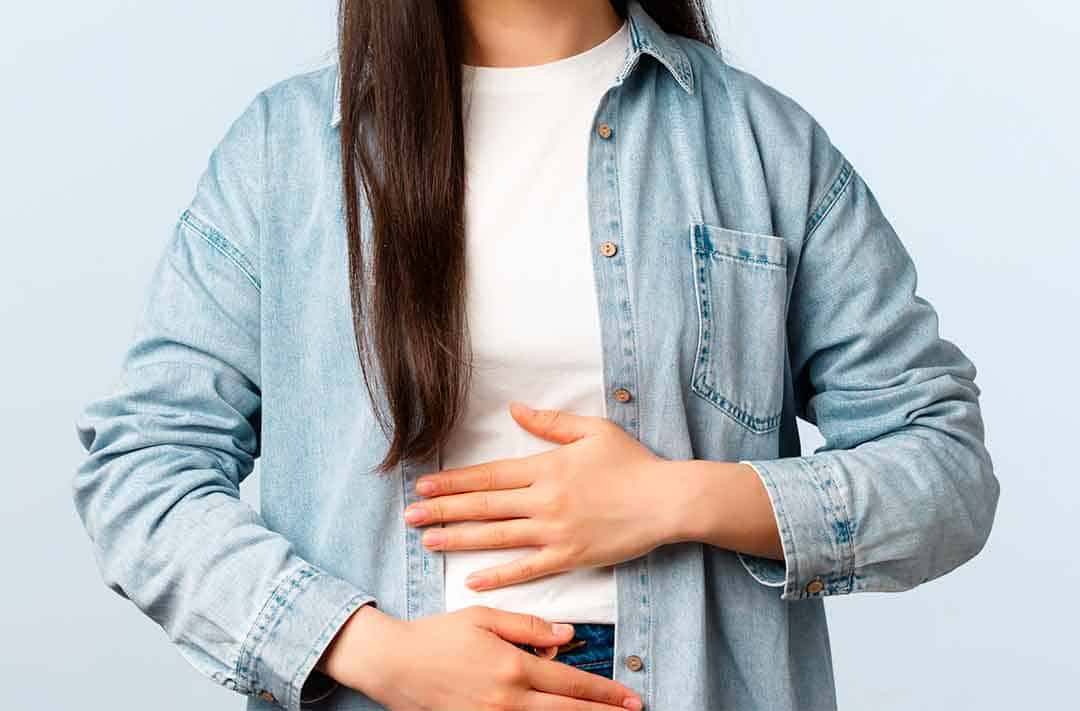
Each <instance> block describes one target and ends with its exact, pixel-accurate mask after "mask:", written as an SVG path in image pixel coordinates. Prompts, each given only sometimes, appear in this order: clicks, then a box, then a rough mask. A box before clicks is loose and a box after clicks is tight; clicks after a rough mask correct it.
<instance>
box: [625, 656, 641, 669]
mask: <svg viewBox="0 0 1080 711" xmlns="http://www.w3.org/2000/svg"><path fill="white" fill-rule="evenodd" d="M644 666H645V662H643V661H641V657H639V656H638V655H636V654H631V655H630V656H628V657H627V658H626V668H627V669H629V670H630V671H641V668H642V667H644Z"/></svg>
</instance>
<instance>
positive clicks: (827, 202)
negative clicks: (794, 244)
mask: <svg viewBox="0 0 1080 711" xmlns="http://www.w3.org/2000/svg"><path fill="white" fill-rule="evenodd" d="M854 174H855V169H854V167H853V166H852V165H851V162H850V161H848V160H847V158H844V159H843V163H842V164H841V166H840V172H839V173H838V174H837V176H836V178H835V179H834V180H833V182H832V185H831V186H830V187H829V190H828V192H826V193H825V195H824V196H823V197H822V198H821V200H819V201H818V204H817V207H815V208H814V211H813V212H811V213H810V217H809V218H807V221H806V236H805V237H803V244H806V242H807V240H809V239H810V237H811V236H812V235H813V234H814V232H816V231H817V228H818V227H819V226H820V225H821V223H822V222H823V221H824V220H825V218H826V217H827V216H828V215H829V213H830V212H832V209H833V207H834V206H835V205H836V203H837V202H839V200H840V198H841V196H843V195H844V193H845V192H847V188H848V186H849V185H850V184H851V178H852V176H853V175H854Z"/></svg>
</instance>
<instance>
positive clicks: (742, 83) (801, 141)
mask: <svg viewBox="0 0 1080 711" xmlns="http://www.w3.org/2000/svg"><path fill="white" fill-rule="evenodd" d="M677 40H678V42H679V43H680V46H682V47H683V49H684V50H685V51H686V53H687V56H688V58H689V60H690V64H691V67H692V70H693V72H694V93H695V95H696V100H697V101H698V102H700V105H701V110H702V113H703V115H704V117H705V118H706V120H709V121H727V122H728V123H729V124H730V129H729V130H731V131H733V132H734V134H735V137H734V138H735V141H736V143H737V144H738V145H741V146H744V147H747V149H752V150H753V151H755V152H756V153H757V154H758V157H759V159H760V162H761V165H762V166H763V168H764V171H765V174H766V177H767V179H768V180H769V182H771V183H774V187H777V188H778V189H780V188H782V187H786V188H787V190H786V192H789V193H790V187H791V186H796V185H801V186H804V190H803V191H802V195H801V196H799V198H798V199H800V200H801V201H805V202H803V205H802V206H803V207H805V209H806V212H807V216H808V219H809V218H812V216H813V214H814V211H815V210H816V209H817V208H818V207H819V206H820V205H821V204H822V202H823V201H824V200H827V199H829V198H830V196H831V194H832V193H833V192H835V188H836V185H837V183H838V181H843V180H844V178H845V177H846V176H848V175H850V173H851V171H852V170H853V169H852V167H851V166H850V164H849V163H848V161H847V159H846V158H845V157H844V155H843V153H842V152H841V151H840V150H839V149H838V148H837V147H836V145H835V144H834V142H833V140H832V138H831V137H830V135H829V133H828V131H826V129H825V127H824V126H822V124H821V123H820V122H819V121H818V120H817V119H816V118H815V117H814V116H813V115H812V114H811V113H810V112H809V111H808V110H807V109H806V108H804V107H803V105H802V104H801V103H799V102H798V101H797V100H796V99H794V98H792V97H791V96H790V95H789V94H787V93H785V92H784V91H782V90H781V89H779V88H777V87H775V86H773V85H772V84H770V83H769V82H768V81H766V80H765V79H763V78H762V77H760V76H758V75H756V74H754V73H752V72H750V71H748V70H746V69H742V68H739V67H735V66H733V65H732V64H730V63H729V62H728V61H727V60H726V59H724V57H723V56H722V55H721V53H720V52H719V51H717V50H715V49H713V48H712V47H710V46H708V45H706V44H704V43H702V42H699V41H697V40H694V39H690V38H687V37H682V36H678V37H677ZM808 226H810V223H809V222H808Z"/></svg>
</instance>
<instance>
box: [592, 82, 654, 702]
mask: <svg viewBox="0 0 1080 711" xmlns="http://www.w3.org/2000/svg"><path fill="white" fill-rule="evenodd" d="M620 91H621V89H620V86H619V85H616V86H614V87H612V88H611V89H609V90H608V92H607V93H606V94H605V95H604V96H603V98H602V99H601V101H600V103H599V105H598V107H597V111H596V115H595V116H594V125H595V129H594V130H595V134H594V135H593V137H592V139H591V140H590V142H589V171H588V175H589V186H588V187H589V211H590V212H589V223H590V226H591V230H592V235H591V239H592V244H593V248H594V249H596V250H597V252H596V254H597V256H596V258H594V259H593V270H594V276H595V278H596V294H597V301H598V306H599V309H600V326H601V337H602V342H603V347H604V353H603V356H604V376H603V377H604V384H605V387H606V388H607V393H608V398H609V400H608V401H607V402H608V407H607V413H606V416H607V418H608V419H610V420H611V421H612V422H614V423H615V424H617V425H618V426H619V427H621V428H622V429H623V430H624V431H626V432H627V433H629V434H630V435H632V436H634V437H640V436H641V425H640V413H639V408H638V399H637V397H635V396H634V393H635V392H636V391H637V389H638V388H639V387H641V384H640V381H639V372H638V363H637V358H638V352H637V342H636V337H635V335H636V333H637V329H636V327H635V323H634V318H633V317H634V309H633V304H632V301H631V297H630V294H631V286H630V280H629V278H628V269H629V268H630V267H631V266H632V265H629V264H628V262H629V260H630V257H631V255H632V254H633V245H632V244H629V243H628V242H627V236H626V235H625V234H623V232H622V211H621V210H620V208H619V172H618V170H617V165H616V164H617V158H618V156H617V146H618V141H616V140H615V127H614V126H615V124H616V123H617V122H616V121H615V118H616V116H617V111H618V103H619V96H620V94H619V92H620ZM616 254H618V255H619V257H620V258H613V257H615V255H616ZM600 257H603V259H601V258H600ZM615 574H616V582H617V591H618V596H619V599H618V610H619V613H618V620H617V624H616V633H615V634H616V638H615V646H616V650H615V653H616V655H617V658H618V659H619V660H620V662H619V663H618V664H617V665H616V666H615V669H614V678H615V679H616V680H618V681H621V682H622V683H623V684H625V685H627V686H628V687H629V688H632V689H634V690H635V691H637V692H638V693H639V694H641V697H642V700H643V701H644V702H645V706H646V708H648V707H649V704H650V701H651V697H652V678H651V672H650V670H649V668H648V667H646V666H645V663H644V661H643V659H642V657H641V656H639V655H641V654H642V650H647V649H651V648H652V643H651V637H652V634H653V632H652V626H651V625H650V621H651V620H652V591H651V586H650V584H649V561H648V556H639V557H638V558H636V559H633V560H630V561H624V562H622V563H620V564H618V565H616V566H615ZM624 650H625V651H624ZM626 652H631V653H632V652H636V654H630V655H629V656H627V655H626Z"/></svg>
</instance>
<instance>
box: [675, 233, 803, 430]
mask: <svg viewBox="0 0 1080 711" xmlns="http://www.w3.org/2000/svg"><path fill="white" fill-rule="evenodd" d="M690 249H691V253H692V262H693V265H694V288H695V290H696V292H697V315H698V326H699V328H698V345H697V352H696V354H695V358H694V367H693V370H692V372H691V388H692V389H693V391H694V393H695V394H697V395H699V396H700V397H702V398H704V399H705V400H706V401H708V402H710V403H712V404H713V405H714V406H715V407H717V408H718V409H719V410H720V411H721V412H723V413H724V414H726V415H728V416H729V417H731V418H732V419H733V420H735V421H736V422H737V423H739V424H740V425H742V426H743V427H745V428H746V429H748V430H750V431H751V432H754V433H758V434H764V433H767V432H771V431H772V430H775V429H776V428H777V427H778V426H779V424H780V413H781V409H782V407H783V394H784V393H783V372H784V371H783V364H784V357H785V356H784V350H785V346H786V333H785V316H786V308H785V305H786V300H787V248H786V244H785V242H784V240H783V239H782V238H780V237H774V236H772V235H765V234H757V233H753V232H740V231H737V230H732V229H728V228H726V227H719V226H717V225H711V224H708V223H703V222H693V223H691V224H690Z"/></svg>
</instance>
